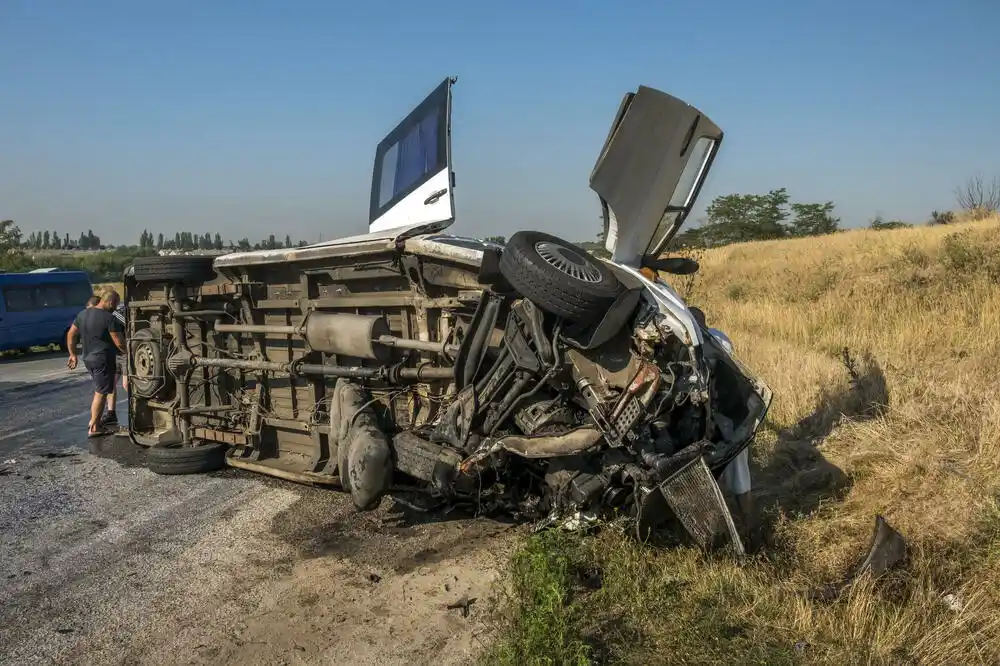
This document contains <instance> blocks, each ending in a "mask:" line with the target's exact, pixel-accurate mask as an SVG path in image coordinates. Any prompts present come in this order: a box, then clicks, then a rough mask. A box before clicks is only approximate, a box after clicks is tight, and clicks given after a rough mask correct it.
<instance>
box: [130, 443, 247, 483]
mask: <svg viewBox="0 0 1000 666" xmlns="http://www.w3.org/2000/svg"><path fill="white" fill-rule="evenodd" d="M228 448H229V447H228V446H226V445H225V444H217V443H214V442H213V443H211V444H201V445H198V446H153V447H150V448H149V449H147V450H146V466H147V467H149V471H151V472H153V473H154V474H165V475H174V474H203V473H205V472H214V471H216V470H219V469H222V468H223V467H225V466H226V450H227V449H228Z"/></svg>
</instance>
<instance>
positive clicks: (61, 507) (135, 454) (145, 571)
mask: <svg viewBox="0 0 1000 666" xmlns="http://www.w3.org/2000/svg"><path fill="white" fill-rule="evenodd" d="M65 361H66V359H65V356H63V355H61V354H48V355H33V356H29V357H23V358H21V359H2V360H0V600H2V602H0V663H2V664H5V665H6V664H11V665H13V664H47V663H72V664H78V663H94V664H112V663H121V664H124V663H158V662H166V661H168V660H167V659H165V658H163V655H161V654H158V652H157V645H156V644H155V641H152V637H154V636H156V635H158V634H160V635H162V631H161V629H162V627H160V626H157V625H158V623H162V622H164V621H166V622H168V623H169V622H171V621H174V622H179V624H181V625H182V624H183V622H182V620H183V618H184V617H189V618H190V617H193V616H196V615H197V614H199V613H201V614H203V615H207V614H209V613H210V612H211V613H214V614H215V615H218V614H219V613H222V614H223V615H224V614H225V612H226V608H225V607H222V608H219V604H220V603H223V604H224V602H225V599H226V598H228V597H229V595H230V594H231V593H232V592H233V590H234V589H235V590H237V591H239V589H240V588H241V585H243V587H245V583H244V581H243V579H244V578H245V576H241V575H240V574H241V573H242V574H246V573H247V571H243V572H241V571H239V570H238V565H240V564H245V563H246V561H247V558H248V557H250V555H251V554H252V555H253V557H254V558H256V560H255V563H256V564H260V563H264V564H265V565H266V564H267V562H269V561H278V560H281V559H282V558H285V559H287V555H288V553H289V552H291V551H292V550H293V548H292V546H286V545H283V544H282V543H280V542H277V541H276V540H274V539H273V538H270V537H269V535H267V534H266V533H265V532H266V530H268V529H269V527H270V522H271V521H270V520H269V518H272V517H273V516H274V515H276V514H277V513H279V512H281V511H283V510H285V509H287V508H288V507H289V506H291V505H292V504H293V503H294V502H296V501H297V500H298V499H300V498H301V496H302V495H303V493H305V492H312V490H311V489H308V488H296V487H295V486H294V485H293V484H267V483H263V482H262V481H260V480H259V479H258V478H255V475H250V474H239V473H236V472H235V471H224V472H221V473H216V474H212V475H207V476H194V477H187V476H185V477H161V476H157V475H155V474H152V473H150V472H149V471H148V470H146V469H144V468H143V467H142V466H141V462H142V460H141V456H142V450H141V449H138V448H137V447H134V446H132V445H131V443H130V442H128V440H127V439H119V438H114V437H112V438H106V439H103V440H89V441H88V439H87V437H86V428H87V421H88V417H87V413H88V405H89V400H90V396H91V395H92V394H91V392H90V385H89V383H88V377H87V375H86V371H85V370H82V369H81V370H77V371H75V372H70V371H69V370H68V369H67V368H66V367H65ZM122 400H123V396H122V397H121V398H120V401H122ZM118 411H119V418H120V419H121V420H122V421H123V422H124V419H125V410H124V404H123V402H120V403H119V409H118ZM331 499H334V500H336V499H339V498H333V497H332V498H331ZM328 501H329V500H328ZM251 577H252V576H251ZM237 612H238V610H236V608H233V613H237ZM216 621H219V618H217V619H216ZM168 628H169V627H168ZM182 628H183V627H182V626H177V627H175V628H174V631H175V632H176V631H180V630H181V629H182ZM151 642H152V644H151ZM161 646H162V643H161ZM171 661H172V660H171Z"/></svg>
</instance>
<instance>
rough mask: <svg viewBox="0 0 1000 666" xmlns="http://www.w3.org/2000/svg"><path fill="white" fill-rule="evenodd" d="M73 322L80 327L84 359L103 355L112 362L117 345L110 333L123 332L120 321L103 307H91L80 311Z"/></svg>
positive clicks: (115, 354) (116, 353)
mask: <svg viewBox="0 0 1000 666" xmlns="http://www.w3.org/2000/svg"><path fill="white" fill-rule="evenodd" d="M73 323H75V324H76V327H77V328H78V329H80V341H81V342H82V343H83V357H84V359H87V358H91V359H96V358H101V357H103V358H104V359H107V360H109V361H111V362H114V360H115V357H116V356H117V355H118V347H116V346H115V343H114V340H112V339H111V333H112V331H113V332H115V333H122V332H123V329H122V325H121V323H120V322H119V321H118V319H117V318H116V317H115V316H114V315H112V314H111V313H110V312H108V311H107V310H105V309H103V308H99V307H92V308H87V309H86V310H83V311H81V312H80V314H78V315H77V316H76V320H75V321H74V322H73Z"/></svg>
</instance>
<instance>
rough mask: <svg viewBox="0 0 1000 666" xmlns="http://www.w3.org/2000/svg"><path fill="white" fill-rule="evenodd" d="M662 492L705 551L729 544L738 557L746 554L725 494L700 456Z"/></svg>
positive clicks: (674, 476)
mask: <svg viewBox="0 0 1000 666" xmlns="http://www.w3.org/2000/svg"><path fill="white" fill-rule="evenodd" d="M660 490H661V491H662V492H663V496H664V497H665V498H666V500H667V504H669V505H670V508H671V509H672V510H673V512H674V514H675V515H676V516H677V519H678V520H679V521H680V522H681V524H682V525H683V526H684V529H685V530H687V532H688V534H690V535H691V537H692V538H693V539H694V540H695V541H696V542H697V543H698V545H699V546H701V548H703V549H705V550H710V549H713V548H716V547H719V546H722V545H724V544H725V542H726V541H728V542H729V544H728V545H729V548H730V549H731V550H732V551H733V552H735V554H736V555H738V556H740V557H742V556H743V555H744V554H745V551H744V549H743V542H742V541H741V540H740V536H739V534H738V533H737V531H736V525H735V524H734V523H733V516H732V514H731V513H729V507H728V506H726V500H725V498H724V497H723V496H722V490H720V489H719V485H718V484H717V483H716V481H715V479H714V478H713V477H712V472H711V471H710V470H709V469H708V465H706V464H705V460H704V458H702V457H701V456H698V457H697V458H695V459H694V460H692V461H691V462H689V463H687V464H686V465H684V466H683V467H681V468H680V469H679V470H677V471H676V472H675V473H674V474H672V475H671V476H670V477H669V478H668V479H667V480H666V481H664V482H663V483H661V484H660Z"/></svg>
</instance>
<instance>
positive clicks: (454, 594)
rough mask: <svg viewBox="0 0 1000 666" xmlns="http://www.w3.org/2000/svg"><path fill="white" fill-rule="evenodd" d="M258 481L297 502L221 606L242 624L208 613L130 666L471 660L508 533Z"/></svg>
mask: <svg viewBox="0 0 1000 666" xmlns="http://www.w3.org/2000/svg"><path fill="white" fill-rule="evenodd" d="M231 473H233V472H225V474H227V475H228V474H231ZM261 483H262V484H264V485H267V486H272V487H274V488H289V487H294V488H295V489H296V492H297V493H300V496H299V498H298V499H297V500H295V501H294V502H293V503H291V504H290V505H288V506H287V508H285V509H284V510H282V511H280V512H279V513H277V514H275V515H274V518H273V519H272V520H271V521H270V522H271V526H270V531H269V532H267V531H265V532H264V533H262V534H260V535H258V538H259V539H260V542H261V543H260V546H261V548H259V549H258V550H257V552H259V555H254V556H251V557H247V558H246V559H245V560H244V561H243V562H242V563H241V564H240V565H239V567H240V569H241V571H240V573H239V577H241V578H244V580H246V579H247V578H255V579H257V582H256V583H255V584H254V585H252V586H251V587H249V588H247V587H243V589H242V590H241V591H237V590H236V589H234V590H233V592H232V594H231V596H230V598H228V599H225V598H219V599H217V600H216V601H215V603H216V604H218V608H222V607H223V606H227V607H228V608H229V609H233V608H236V609H238V611H237V617H238V618H239V620H238V621H237V622H235V623H233V622H232V613H228V614H227V615H223V614H221V613H220V612H219V611H217V610H216V609H205V611H200V612H199V613H198V620H199V622H198V624H197V625H196V626H192V623H190V622H187V621H186V620H185V621H184V625H186V626H183V627H175V630H179V631H178V632H177V633H176V634H175V636H173V637H169V638H168V637H167V636H163V637H160V639H159V640H162V642H159V641H158V640H157V639H153V638H151V639H150V640H148V641H143V642H144V643H146V645H147V647H146V648H145V649H140V650H139V651H138V653H139V654H136V653H133V655H134V656H135V657H138V658H137V659H136V660H135V661H129V663H156V664H158V665H159V664H241V665H242V664H330V663H343V664H352V665H358V666H364V665H366V664H380V665H382V664H430V663H433V664H467V663H472V662H473V661H474V659H475V655H476V654H477V653H478V652H479V650H480V648H481V645H482V633H483V631H484V622H483V620H484V618H485V616H486V613H487V611H488V608H489V606H488V602H487V599H488V597H489V596H490V592H491V587H492V584H493V582H494V580H495V575H496V571H497V570H498V567H499V564H500V562H501V560H502V558H503V557H504V556H505V554H506V553H507V552H508V551H509V548H510V546H511V544H512V543H513V538H512V537H513V536H514V533H515V530H514V529H513V528H512V526H511V525H509V524H505V523H502V522H497V521H495V520H490V519H485V518H475V517H470V516H466V515H448V516H445V515H441V514H414V513H412V512H411V511H410V510H409V509H406V508H404V507H403V506H402V505H400V504H397V503H395V502H393V501H391V500H386V501H385V502H384V504H383V507H382V508H380V509H379V510H378V511H375V512H371V513H365V514H359V513H356V512H355V511H354V509H353V506H352V505H351V504H350V500H349V498H348V496H347V495H345V494H344V493H340V492H337V491H331V490H326V489H320V488H308V487H302V486H295V485H294V484H287V483H285V482H283V481H277V480H271V479H267V478H265V479H262V480H261ZM226 515H227V514H223V516H222V517H225V516H226ZM227 616H228V621H227V620H226V619H224V618H225V617H227ZM158 642H159V644H158V645H157V643H158ZM154 645H156V647H155V648H154V647H153V646H154Z"/></svg>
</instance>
